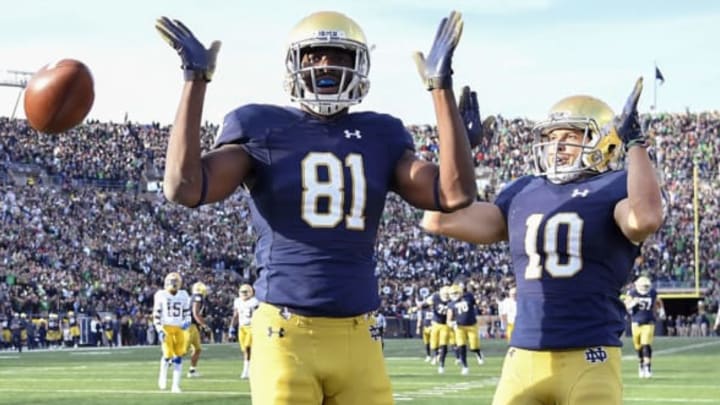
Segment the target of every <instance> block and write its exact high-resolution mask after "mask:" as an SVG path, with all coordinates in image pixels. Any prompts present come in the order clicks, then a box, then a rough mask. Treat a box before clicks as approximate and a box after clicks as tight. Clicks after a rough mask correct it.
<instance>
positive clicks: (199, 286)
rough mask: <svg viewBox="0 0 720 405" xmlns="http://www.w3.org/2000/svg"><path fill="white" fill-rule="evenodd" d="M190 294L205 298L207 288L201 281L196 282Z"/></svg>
mask: <svg viewBox="0 0 720 405" xmlns="http://www.w3.org/2000/svg"><path fill="white" fill-rule="evenodd" d="M192 293H193V294H198V295H202V296H206V295H207V286H206V285H205V283H203V282H202V281H198V282H196V283H195V284H193V285H192Z"/></svg>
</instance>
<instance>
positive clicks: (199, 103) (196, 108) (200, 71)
mask: <svg viewBox="0 0 720 405" xmlns="http://www.w3.org/2000/svg"><path fill="white" fill-rule="evenodd" d="M155 28H156V29H157V31H158V32H159V33H160V36H161V37H162V38H163V39H164V40H165V41H166V42H168V44H170V46H172V47H173V49H175V50H176V51H177V52H178V54H179V55H180V58H181V59H182V69H183V72H184V78H185V85H184V87H183V91H182V96H181V98H180V104H179V106H178V109H177V112H176V115H175V121H174V123H173V127H172V129H171V131H170V139H169V140H168V146H167V161H166V163H165V176H164V179H163V191H164V193H165V197H166V198H167V199H168V200H170V201H173V202H176V203H179V204H182V205H185V206H188V207H196V206H198V205H200V204H204V203H210V202H216V201H219V200H221V199H223V198H224V197H227V196H229V195H230V194H231V193H232V192H233V191H235V189H236V188H237V186H238V185H239V184H241V183H242V181H243V180H244V178H245V176H246V175H247V173H248V172H249V170H250V158H249V157H248V155H247V153H246V152H245V151H244V150H243V149H242V148H240V147H239V146H233V145H229V146H225V147H222V148H219V149H218V150H217V151H213V152H210V153H208V154H206V155H205V156H202V150H201V147H200V126H201V123H202V110H203V103H204V101H205V91H206V89H207V83H208V82H210V80H211V79H212V76H213V74H214V72H215V64H216V62H215V61H216V58H217V53H218V51H219V50H220V42H219V41H214V42H212V44H211V45H210V47H209V48H207V49H206V48H205V47H204V45H203V44H202V43H201V42H200V41H199V40H198V39H197V38H196V37H195V36H194V35H193V33H192V32H191V31H190V30H189V29H188V28H187V27H186V26H185V25H184V24H183V23H182V22H180V21H178V20H170V19H169V18H167V17H161V18H159V19H158V20H157V22H156V24H155Z"/></svg>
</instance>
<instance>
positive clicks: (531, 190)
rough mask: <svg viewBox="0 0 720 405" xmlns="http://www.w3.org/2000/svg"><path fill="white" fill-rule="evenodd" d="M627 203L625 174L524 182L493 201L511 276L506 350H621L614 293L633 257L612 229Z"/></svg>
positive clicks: (619, 307)
mask: <svg viewBox="0 0 720 405" xmlns="http://www.w3.org/2000/svg"><path fill="white" fill-rule="evenodd" d="M626 197H627V172H626V171H624V170H622V171H613V172H608V173H604V174H599V175H596V176H592V177H588V178H584V179H580V180H577V181H574V182H570V183H565V184H554V183H552V182H550V181H548V180H547V179H545V178H544V177H534V176H525V177H521V178H520V179H518V180H516V181H515V182H513V183H511V184H509V185H508V186H507V187H506V188H505V189H504V190H503V191H502V192H501V193H500V194H499V195H498V197H497V199H496V201H495V204H496V205H497V206H498V207H499V208H500V210H501V211H502V213H503V215H504V216H505V220H506V221H507V227H508V232H509V236H510V241H509V242H510V254H511V256H512V261H513V267H514V269H515V276H516V277H517V317H516V319H515V330H514V331H513V334H512V340H511V342H510V344H511V345H512V346H515V347H520V348H524V349H529V350H541V349H565V348H581V347H588V346H602V345H605V346H622V343H621V341H620V336H621V334H622V333H623V331H624V317H625V314H626V310H625V306H624V305H623V303H622V302H621V300H620V290H621V289H622V287H623V286H624V284H625V282H626V281H627V279H628V278H629V273H630V271H631V269H632V264H633V261H634V259H635V257H636V256H637V255H638V254H639V251H640V249H639V247H638V246H637V245H635V244H634V243H632V242H630V241H629V240H628V239H627V238H626V237H625V236H624V235H623V233H622V231H621V230H620V228H619V227H618V226H617V224H616V223H615V219H614V214H613V213H614V209H615V205H616V204H617V203H618V202H619V201H620V200H622V199H624V198H626Z"/></svg>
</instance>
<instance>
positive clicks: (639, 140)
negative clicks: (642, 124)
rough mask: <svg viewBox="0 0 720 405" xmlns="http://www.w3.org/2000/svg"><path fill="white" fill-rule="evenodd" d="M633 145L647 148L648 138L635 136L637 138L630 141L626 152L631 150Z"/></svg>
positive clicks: (626, 146)
mask: <svg viewBox="0 0 720 405" xmlns="http://www.w3.org/2000/svg"><path fill="white" fill-rule="evenodd" d="M633 146H640V147H641V148H647V139H645V138H644V137H639V138H635V139H633V140H631V141H629V142H628V143H627V144H626V145H625V152H627V151H629V150H630V148H632V147H633Z"/></svg>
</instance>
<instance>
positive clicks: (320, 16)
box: [285, 11, 370, 115]
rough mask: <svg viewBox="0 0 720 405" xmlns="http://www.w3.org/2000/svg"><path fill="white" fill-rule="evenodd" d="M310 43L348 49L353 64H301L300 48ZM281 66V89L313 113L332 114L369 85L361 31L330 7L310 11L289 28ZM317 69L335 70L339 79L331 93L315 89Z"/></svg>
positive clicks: (359, 96)
mask: <svg viewBox="0 0 720 405" xmlns="http://www.w3.org/2000/svg"><path fill="white" fill-rule="evenodd" d="M312 47H337V48H342V49H345V50H348V51H350V52H351V53H352V54H353V55H354V58H355V63H354V66H353V67H343V66H323V67H312V66H310V67H303V66H302V56H303V51H305V50H307V49H308V48H312ZM285 66H286V69H287V75H286V77H285V91H287V92H288V93H289V94H290V97H291V99H292V101H297V102H300V104H302V105H304V106H306V107H307V108H309V109H310V110H311V111H313V112H315V113H316V114H320V115H332V114H335V113H337V112H339V111H342V110H343V109H345V108H347V107H349V106H351V105H353V104H357V103H359V102H360V101H362V99H363V97H365V95H366V94H367V92H368V89H369V88H370V81H369V80H368V72H369V71H370V52H369V50H368V46H367V42H366V40H365V34H364V33H363V31H362V29H361V28H360V26H359V25H358V24H357V23H356V22H355V21H353V20H352V19H350V18H348V17H347V16H345V15H343V14H340V13H336V12H333V11H321V12H318V13H314V14H310V15H309V16H307V17H305V18H303V19H302V20H301V21H300V22H299V23H298V24H297V25H296V26H295V27H294V28H293V29H292V31H291V32H290V38H289V41H288V51H287V57H286V60H285ZM321 69H323V70H324V69H327V70H335V71H336V72H338V73H339V76H340V83H339V84H338V86H337V91H336V92H335V93H334V94H333V93H324V92H323V93H322V94H320V93H319V92H318V85H317V80H316V78H317V77H318V76H319V74H320V70H321ZM308 77H309V78H310V79H309V80H306V79H307V78H308Z"/></svg>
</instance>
